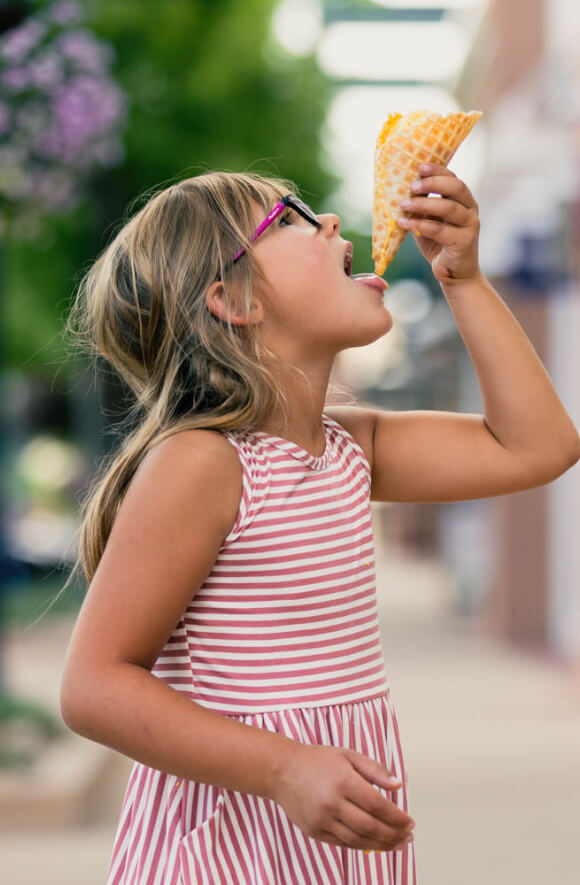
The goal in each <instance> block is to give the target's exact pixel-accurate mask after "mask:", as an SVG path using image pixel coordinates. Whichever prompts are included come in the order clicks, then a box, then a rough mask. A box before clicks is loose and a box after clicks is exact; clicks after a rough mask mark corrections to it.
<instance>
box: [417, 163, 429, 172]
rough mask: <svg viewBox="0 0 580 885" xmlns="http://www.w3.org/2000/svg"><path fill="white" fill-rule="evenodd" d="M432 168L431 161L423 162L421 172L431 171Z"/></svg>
mask: <svg viewBox="0 0 580 885" xmlns="http://www.w3.org/2000/svg"><path fill="white" fill-rule="evenodd" d="M430 169H431V166H430V165H429V163H421V165H420V166H419V172H429V170H430Z"/></svg>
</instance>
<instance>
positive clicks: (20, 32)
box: [0, 18, 46, 64]
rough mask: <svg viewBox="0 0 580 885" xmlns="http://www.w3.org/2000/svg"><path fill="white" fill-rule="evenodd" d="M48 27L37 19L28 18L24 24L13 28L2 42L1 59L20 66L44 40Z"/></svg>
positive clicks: (0, 41) (0, 43)
mask: <svg viewBox="0 0 580 885" xmlns="http://www.w3.org/2000/svg"><path fill="white" fill-rule="evenodd" d="M45 33H46V25H45V24H44V23H43V22H41V21H39V20H38V19H36V18H28V19H26V20H25V22H24V24H22V25H19V26H18V27H16V28H11V29H10V30H9V31H7V32H6V33H5V35H4V36H3V37H2V39H1V40H0V57H2V58H4V59H6V61H10V62H15V63H16V64H20V63H21V62H23V61H24V59H25V58H26V57H27V55H28V54H29V52H30V50H31V49H33V48H34V47H35V46H37V45H38V43H39V42H40V41H41V40H42V38H43V37H44V35H45Z"/></svg>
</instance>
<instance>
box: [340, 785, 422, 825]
mask: <svg viewBox="0 0 580 885" xmlns="http://www.w3.org/2000/svg"><path fill="white" fill-rule="evenodd" d="M345 799H348V801H349V802H350V803H353V804H354V805H355V806H356V807H358V808H360V809H362V810H363V812H365V813H366V814H368V815H370V816H372V817H374V818H376V819H377V820H378V821H380V822H381V823H384V824H387V826H389V827H396V828H398V829H401V830H402V829H403V828H405V827H408V826H409V825H410V824H414V823H415V822H414V820H413V818H412V817H410V815H408V814H407V812H406V811H404V810H403V809H402V808H399V806H398V805H396V804H395V803H394V802H391V800H390V799H386V798H385V797H384V796H382V795H381V794H380V792H379V791H378V790H375V789H374V787H369V786H367V785H366V784H365V782H364V781H357V782H356V783H355V784H353V785H352V786H351V785H349V790H348V792H347V793H346V795H345Z"/></svg>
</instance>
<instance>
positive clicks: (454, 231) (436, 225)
mask: <svg viewBox="0 0 580 885" xmlns="http://www.w3.org/2000/svg"><path fill="white" fill-rule="evenodd" d="M397 224H399V225H400V226H401V227H403V228H404V229H405V230H410V231H413V233H416V234H420V235H421V236H424V237H429V238H430V239H432V240H436V241H437V242H438V243H441V245H442V246H458V247H460V248H461V249H467V248H468V247H469V246H470V245H471V243H472V241H473V237H472V234H471V228H466V227H455V225H452V224H445V223H444V222H443V221H438V220H434V219H429V218H404V217H401V218H397Z"/></svg>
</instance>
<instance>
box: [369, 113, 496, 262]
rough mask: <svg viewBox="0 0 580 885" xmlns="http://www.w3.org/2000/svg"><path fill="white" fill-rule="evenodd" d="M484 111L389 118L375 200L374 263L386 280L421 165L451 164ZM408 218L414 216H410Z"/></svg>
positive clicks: (380, 146)
mask: <svg viewBox="0 0 580 885" xmlns="http://www.w3.org/2000/svg"><path fill="white" fill-rule="evenodd" d="M481 115H482V114H481V111H470V112H469V113H463V112H459V113H451V114H446V115H445V116H442V115H441V114H437V113H434V112H430V111H424V110H422V111H413V112H412V113H409V114H404V115H403V114H390V115H389V118H388V120H387V121H386V123H385V125H384V126H383V128H382V130H381V133H380V135H379V137H378V138H377V145H376V152H375V189H374V200H373V234H372V240H373V260H374V262H375V273H376V274H378V275H379V276H382V275H383V274H384V272H385V270H386V269H387V267H388V265H389V264H390V263H391V261H392V260H393V258H394V256H395V253H396V252H397V250H398V249H399V247H400V245H401V243H402V242H403V240H404V239H405V237H406V236H407V233H408V231H406V230H403V228H401V227H399V225H398V224H397V218H398V216H399V215H401V214H403V210H402V209H401V207H400V205H399V203H400V202H401V200H403V199H404V198H405V197H409V196H412V195H413V194H412V191H411V182H412V181H414V180H415V179H416V178H417V177H418V176H419V165H420V164H421V163H437V164H438V165H441V166H447V164H448V163H449V161H450V160H451V158H452V156H453V154H454V153H455V151H456V150H457V148H458V147H459V145H460V144H461V142H462V141H463V140H464V138H465V137H466V136H467V135H468V134H469V132H471V130H472V129H473V127H474V126H475V124H476V123H477V121H478V120H479V118H480V117H481ZM405 214H407V215H408V214H409V213H408V212H407V213H405Z"/></svg>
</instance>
